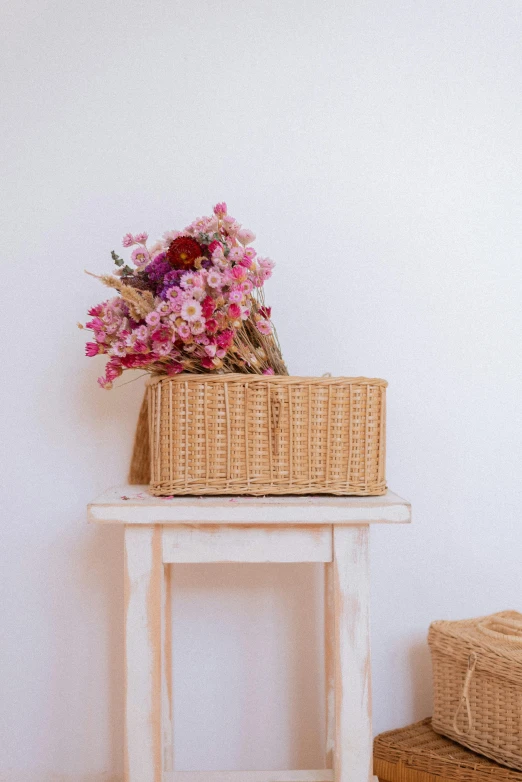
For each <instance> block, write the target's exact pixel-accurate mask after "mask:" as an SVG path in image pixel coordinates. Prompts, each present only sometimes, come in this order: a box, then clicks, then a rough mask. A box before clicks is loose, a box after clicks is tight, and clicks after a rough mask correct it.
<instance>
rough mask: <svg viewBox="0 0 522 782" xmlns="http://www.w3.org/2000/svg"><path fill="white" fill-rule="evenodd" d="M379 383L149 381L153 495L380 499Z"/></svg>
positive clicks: (382, 384)
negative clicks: (362, 496)
mask: <svg viewBox="0 0 522 782" xmlns="http://www.w3.org/2000/svg"><path fill="white" fill-rule="evenodd" d="M386 386H387V383H386V381H385V380H375V379H374V380H370V379H368V378H363V377H358V378H345V377H335V378H334V377H321V378H310V377H308V378H307V377H289V376H283V375H276V376H264V375H241V374H229V375H190V374H181V375H177V376H175V377H161V378H159V377H158V378H152V379H151V381H149V400H148V402H149V404H148V408H149V431H150V438H151V439H150V443H151V484H150V488H151V492H152V493H153V494H158V495H173V494H257V495H264V494H316V493H327V494H365V495H368V494H374V495H375V494H384V492H385V491H386V481H385V477H384V457H385V393H386Z"/></svg>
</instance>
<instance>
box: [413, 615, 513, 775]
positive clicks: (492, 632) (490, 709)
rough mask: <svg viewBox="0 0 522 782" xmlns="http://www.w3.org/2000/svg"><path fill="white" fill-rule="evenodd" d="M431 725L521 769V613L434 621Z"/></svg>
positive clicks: (432, 629)
mask: <svg viewBox="0 0 522 782" xmlns="http://www.w3.org/2000/svg"><path fill="white" fill-rule="evenodd" d="M428 642H429V645H430V648H431V656H432V663H433V689H434V713H433V727H434V729H435V730H436V731H438V732H439V733H443V734H444V735H446V736H449V737H450V738H452V739H454V740H455V741H458V742H459V743H460V744H464V745H465V746H466V747H469V748H470V749H473V750H475V752H480V753H481V754H483V755H486V756H487V757H489V758H493V760H496V761H497V762H498V763H503V764H505V765H506V766H509V767H511V768H515V769H518V770H519V771H522V614H519V613H517V612H515V611H504V612H502V613H499V614H492V615H491V616H487V617H481V618H479V619H467V620H464V621H461V622H434V623H433V624H432V625H431V627H430V632H429V636H428Z"/></svg>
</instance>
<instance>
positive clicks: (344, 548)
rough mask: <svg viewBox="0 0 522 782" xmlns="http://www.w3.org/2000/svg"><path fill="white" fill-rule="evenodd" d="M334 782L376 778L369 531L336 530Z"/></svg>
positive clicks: (365, 780) (363, 528) (363, 527)
mask: <svg viewBox="0 0 522 782" xmlns="http://www.w3.org/2000/svg"><path fill="white" fill-rule="evenodd" d="M333 538H334V562H333V568H334V605H335V642H334V645H335V749H334V771H335V782H368V781H369V780H371V779H372V776H373V775H372V719H371V670H370V627H369V599H370V574H369V561H368V538H369V527H368V526H367V525H365V526H360V527H335V528H334V535H333Z"/></svg>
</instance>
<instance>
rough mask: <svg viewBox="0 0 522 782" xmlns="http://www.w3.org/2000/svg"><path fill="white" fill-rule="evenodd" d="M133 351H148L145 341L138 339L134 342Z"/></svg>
mask: <svg viewBox="0 0 522 782" xmlns="http://www.w3.org/2000/svg"><path fill="white" fill-rule="evenodd" d="M134 352H135V353H148V352H149V349H148V347H147V345H146V344H145V342H142V341H141V340H138V341H137V342H135V343H134Z"/></svg>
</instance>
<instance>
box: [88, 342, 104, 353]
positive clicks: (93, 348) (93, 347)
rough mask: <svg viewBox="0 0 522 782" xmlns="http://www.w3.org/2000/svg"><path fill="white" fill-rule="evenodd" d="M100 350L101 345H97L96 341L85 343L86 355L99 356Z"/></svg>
mask: <svg viewBox="0 0 522 782" xmlns="http://www.w3.org/2000/svg"><path fill="white" fill-rule="evenodd" d="M99 352H100V351H99V345H97V344H96V342H88V343H87V344H86V345H85V355H86V356H97V355H98V353H99Z"/></svg>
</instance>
